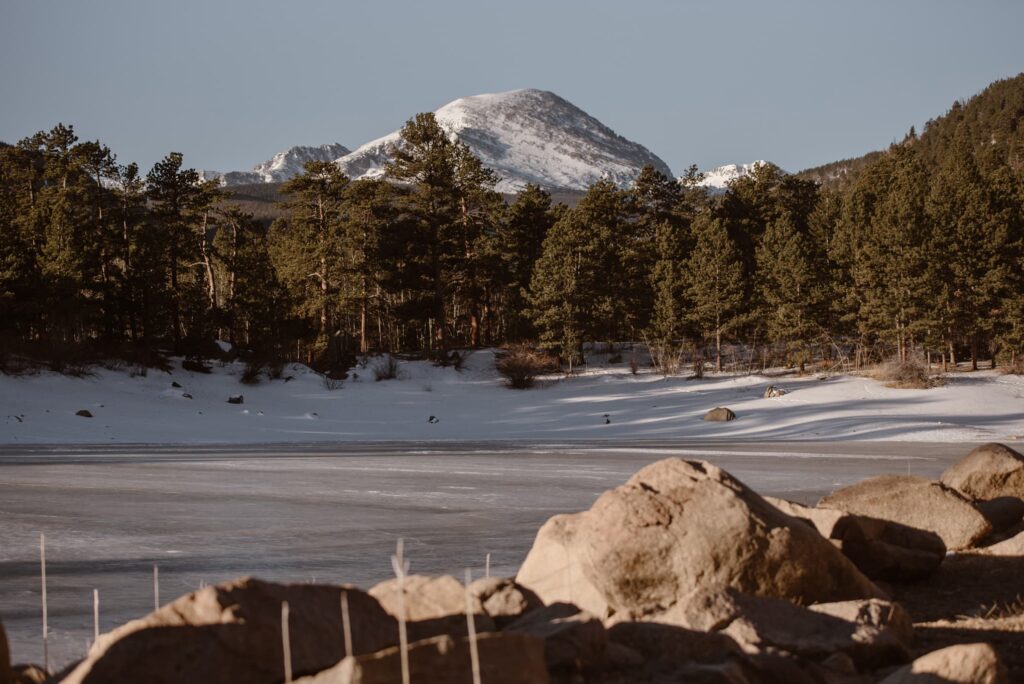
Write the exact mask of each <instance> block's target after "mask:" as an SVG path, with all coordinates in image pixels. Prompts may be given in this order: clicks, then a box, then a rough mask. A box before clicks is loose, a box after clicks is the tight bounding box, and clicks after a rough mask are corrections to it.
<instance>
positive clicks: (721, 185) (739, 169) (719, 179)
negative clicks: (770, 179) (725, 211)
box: [699, 159, 785, 194]
mask: <svg viewBox="0 0 1024 684" xmlns="http://www.w3.org/2000/svg"><path fill="white" fill-rule="evenodd" d="M769 165H773V164H772V163H771V162H770V161H765V160H764V159H758V160H757V161H752V162H748V163H746V164H723V165H722V166H716V167H715V168H713V169H710V170H708V171H702V172H701V173H703V174H704V179H703V180H702V181H701V182H700V183H699V185H700V186H701V187H704V188H707V189H708V190H709V191H710V192H711V193H712V194H718V193H722V192H725V191H726V190H727V189H728V188H729V183H730V182H732V181H734V180H736V179H737V178H744V177H746V176H749V175H751V174H753V173H754V171H756V170H757V169H759V168H760V167H762V166H769ZM780 170H781V169H780ZM783 173H785V171H783Z"/></svg>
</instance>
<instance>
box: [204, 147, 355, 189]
mask: <svg viewBox="0 0 1024 684" xmlns="http://www.w3.org/2000/svg"><path fill="white" fill-rule="evenodd" d="M348 153H349V149H348V148H347V147H345V146H344V145H339V144H338V143H333V144H329V145H319V146H316V147H314V146H311V145H296V146H295V147H289V148H288V149H287V150H285V151H284V152H278V153H277V154H275V155H274V156H273V157H272V158H270V159H268V160H266V161H265V162H261V163H259V164H257V165H256V166H254V167H253V169H252V171H228V172H227V173H220V172H217V171H204V172H203V177H204V178H207V179H211V178H219V179H220V181H221V184H222V185H244V184H247V183H279V182H281V181H286V180H288V179H289V178H291V177H293V176H296V175H298V174H300V173H302V167H303V165H304V164H305V163H306V162H308V161H333V160H335V159H337V158H338V157H342V156H344V155H346V154H348Z"/></svg>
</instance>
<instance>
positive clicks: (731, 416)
mask: <svg viewBox="0 0 1024 684" xmlns="http://www.w3.org/2000/svg"><path fill="white" fill-rule="evenodd" d="M704 420H707V421H711V422H715V423H723V422H727V421H730V420H736V414H735V413H733V412H732V409H727V408H723V407H721V406H717V407H715V408H713V409H711V410H710V411H708V412H707V413H705V414H704Z"/></svg>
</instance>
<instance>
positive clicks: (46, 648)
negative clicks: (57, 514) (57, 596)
mask: <svg viewBox="0 0 1024 684" xmlns="http://www.w3.org/2000/svg"><path fill="white" fill-rule="evenodd" d="M39 574H40V577H41V578H42V585H43V669H44V670H45V671H46V672H49V671H50V624H49V617H48V615H47V612H46V535H44V534H43V533H42V532H40V533H39Z"/></svg>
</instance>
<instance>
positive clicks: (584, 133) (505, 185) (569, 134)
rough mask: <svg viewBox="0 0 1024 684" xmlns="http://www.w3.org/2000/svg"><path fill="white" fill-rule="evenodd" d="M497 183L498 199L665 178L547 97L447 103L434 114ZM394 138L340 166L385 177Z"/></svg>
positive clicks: (644, 156) (579, 113) (634, 149)
mask: <svg viewBox="0 0 1024 684" xmlns="http://www.w3.org/2000/svg"><path fill="white" fill-rule="evenodd" d="M434 115H435V116H436V118H437V121H438V123H439V124H440V125H441V127H442V128H444V130H445V131H446V132H447V133H448V134H449V136H451V137H452V138H453V139H458V140H461V141H462V142H463V143H465V144H466V145H467V146H469V148H470V149H471V150H472V151H473V153H474V154H475V155H477V156H478V157H479V158H480V160H481V161H482V162H483V163H484V166H487V167H488V168H490V169H493V170H494V171H495V172H496V173H497V174H498V176H499V177H500V179H501V180H500V181H499V183H498V186H497V189H498V190H499V191H501V192H516V191H518V190H521V189H522V188H523V187H525V186H526V184H527V183H534V184H536V185H540V186H541V187H544V188H547V189H551V190H585V189H586V188H587V187H588V186H590V185H591V184H592V183H594V182H595V181H597V180H600V179H602V178H603V179H606V180H610V181H611V182H613V183H615V184H617V185H620V186H623V187H625V186H628V185H629V184H630V183H632V181H633V180H634V179H635V178H636V176H637V175H638V174H639V173H640V170H641V169H642V168H643V167H644V166H645V165H647V164H650V165H652V166H653V167H654V168H656V169H657V170H658V171H660V172H662V173H664V174H665V175H668V176H670V175H671V171H670V170H669V168H668V166H667V165H666V164H665V162H663V161H662V160H661V159H659V158H658V157H657V156H656V155H654V154H653V153H652V152H650V151H649V150H648V149H647V148H645V147H644V146H642V145H640V144H638V143H635V142H632V141H629V140H627V139H626V138H624V137H622V136H621V135H618V134H617V133H615V132H614V131H613V130H611V129H610V128H608V127H607V126H605V125H604V124H602V123H601V122H600V121H598V120H597V119H595V118H594V117H592V116H590V115H589V114H587V113H586V112H584V111H583V110H582V109H580V108H579V107H576V106H575V105H573V104H572V103H571V102H569V101H567V100H565V99H564V98H562V97H560V96H558V95H556V94H555V93H552V92H550V91H547V90H539V89H536V88H523V89H520V90H510V91H505V92H499V93H483V94H480V95H471V96H469V97H463V98H459V99H457V100H453V101H452V102H449V103H448V104H446V105H444V106H443V107H441V108H439V109H438V110H437V111H435V112H434ZM399 141H400V136H399V132H398V131H395V132H393V133H391V134H389V135H386V136H384V137H382V138H378V139H377V140H374V141H371V142H369V143H366V144H365V145H363V146H362V147H359V148H358V149H356V150H355V151H354V152H352V153H351V154H348V155H346V156H344V157H342V158H340V159H339V160H338V164H339V166H341V168H342V170H343V171H345V173H347V174H348V175H349V176H351V177H352V178H374V177H381V176H383V175H384V166H385V164H386V163H387V160H388V158H389V151H390V146H391V145H394V144H397V143H398V142H399Z"/></svg>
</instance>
